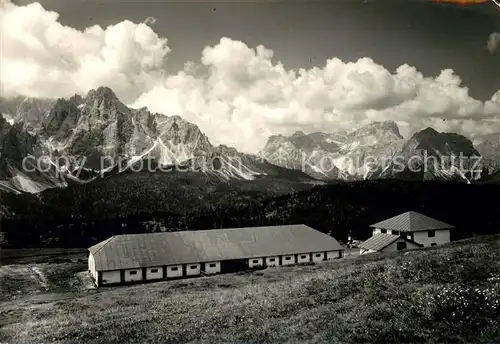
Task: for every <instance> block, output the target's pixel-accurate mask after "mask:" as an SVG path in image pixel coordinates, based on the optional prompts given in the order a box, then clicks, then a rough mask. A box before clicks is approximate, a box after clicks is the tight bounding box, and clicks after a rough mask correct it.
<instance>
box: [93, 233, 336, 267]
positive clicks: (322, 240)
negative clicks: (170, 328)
mask: <svg viewBox="0 0 500 344" xmlns="http://www.w3.org/2000/svg"><path fill="white" fill-rule="evenodd" d="M343 249H344V248H343V247H342V246H341V245H340V244H339V242H338V241H337V240H335V238H333V237H331V236H329V235H327V234H324V233H322V232H319V231H317V230H315V229H313V228H311V227H308V226H306V225H289V226H268V227H250V228H232V229H212V230H200V231H182V232H166V233H148V234H125V235H116V236H113V237H111V238H109V239H107V240H105V241H103V242H100V243H98V244H96V245H94V246H92V247H90V248H89V251H90V252H91V253H92V255H93V256H94V261H95V267H96V270H98V271H107V270H119V269H132V268H141V267H150V266H163V265H175V264H189V263H198V262H210V261H223V260H230V259H245V258H257V257H269V256H278V255H286V254H298V253H307V252H321V251H335V250H343Z"/></svg>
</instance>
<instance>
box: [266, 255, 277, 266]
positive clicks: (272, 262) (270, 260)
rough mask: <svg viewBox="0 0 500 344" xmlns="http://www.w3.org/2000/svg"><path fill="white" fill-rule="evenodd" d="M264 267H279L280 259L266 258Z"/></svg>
mask: <svg viewBox="0 0 500 344" xmlns="http://www.w3.org/2000/svg"><path fill="white" fill-rule="evenodd" d="M266 265H267V266H279V265H280V257H266Z"/></svg>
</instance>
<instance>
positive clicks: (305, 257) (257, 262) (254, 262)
mask: <svg viewBox="0 0 500 344" xmlns="http://www.w3.org/2000/svg"><path fill="white" fill-rule="evenodd" d="M314 256H315V257H317V258H319V257H323V254H322V253H316V254H315V255H314ZM307 258H308V257H307V255H306V254H303V255H301V256H300V259H307ZM284 259H285V260H287V261H290V260H292V257H285V258H284ZM269 261H270V262H275V261H276V258H269ZM252 263H253V264H259V260H258V259H254V260H252Z"/></svg>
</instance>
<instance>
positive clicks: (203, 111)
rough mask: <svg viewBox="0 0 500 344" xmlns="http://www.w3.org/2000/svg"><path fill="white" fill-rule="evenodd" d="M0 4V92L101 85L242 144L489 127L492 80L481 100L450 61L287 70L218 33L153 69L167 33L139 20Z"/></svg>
mask: <svg viewBox="0 0 500 344" xmlns="http://www.w3.org/2000/svg"><path fill="white" fill-rule="evenodd" d="M2 11H3V12H5V16H4V21H3V23H2V24H3V26H2V35H4V42H3V44H4V47H5V49H4V51H8V53H6V54H4V55H5V56H3V65H2V67H1V68H2V71H1V72H2V81H1V84H2V86H3V87H4V90H6V91H8V92H9V93H10V94H15V93H19V94H23V95H28V96H38V97H57V96H64V95H69V94H72V93H75V92H79V93H86V92H87V91H88V90H89V89H90V88H96V87H98V86H101V85H107V86H110V87H112V88H113V89H114V90H115V92H116V93H117V94H118V96H119V97H120V98H121V99H123V100H124V101H126V102H127V103H128V104H132V105H133V106H135V107H139V106H147V107H149V108H150V110H151V111H154V112H161V113H164V114H166V115H172V114H179V115H181V116H182V117H184V118H185V119H186V120H189V121H191V122H193V123H195V124H197V125H198V126H199V127H200V129H201V130H202V131H204V132H205V133H206V134H207V135H208V137H209V138H210V140H211V141H212V143H215V144H219V143H224V144H227V145H232V146H235V147H236V148H238V149H240V150H243V151H250V152H255V151H257V150H258V149H260V148H262V146H263V145H264V144H265V142H266V141H267V138H268V137H269V136H270V135H272V134H278V133H281V134H291V133H293V132H294V131H296V130H303V131H304V132H311V131H325V132H333V131H338V130H348V129H352V128H355V127H358V126H360V125H363V124H367V123H369V122H371V121H377V120H387V119H392V120H395V121H397V122H398V123H400V124H401V125H402V126H403V127H404V132H405V133H408V134H411V133H412V132H414V131H415V130H419V129H422V128H423V127H425V126H429V125H431V126H433V127H435V128H436V129H437V130H441V131H457V132H460V133H463V134H466V135H469V136H470V137H472V138H473V137H475V136H479V135H482V134H485V133H487V132H491V131H500V120H499V117H500V91H499V93H497V94H496V95H494V96H493V97H492V99H491V100H490V101H488V102H481V101H478V100H475V99H472V98H471V97H470V96H469V94H468V89H467V88H466V87H462V86H461V80H460V78H459V77H458V76H457V75H455V74H454V72H453V71H452V70H443V71H442V72H441V73H440V74H439V75H437V76H436V77H426V76H424V75H422V74H421V73H420V72H418V71H417V69H416V68H414V67H412V66H408V65H402V66H400V67H399V68H398V69H397V70H396V71H395V72H394V73H391V72H389V71H388V70H386V69H385V68H384V67H383V66H380V65H378V64H376V63H375V62H374V61H373V60H371V59H370V58H363V59H360V60H358V61H356V62H344V61H341V60H339V59H337V58H332V59H330V60H328V61H326V63H325V65H324V66H320V67H314V68H312V69H308V70H306V69H300V70H286V69H285V68H284V66H283V64H282V63H280V62H273V59H274V53H273V51H272V50H269V49H266V48H265V47H263V46H258V47H256V48H255V49H253V48H250V47H248V46H247V45H246V44H244V43H243V42H240V41H236V40H232V39H230V38H222V39H221V40H220V42H219V43H218V44H216V45H214V46H209V47H205V49H204V50H203V51H202V54H201V59H200V61H199V62H198V63H194V62H188V63H186V66H185V68H184V71H181V72H179V73H177V74H176V75H164V74H162V72H163V69H162V68H163V62H164V60H165V57H166V55H167V53H168V52H169V50H170V49H169V48H168V47H167V45H166V43H167V40H166V39H164V38H160V37H158V36H157V34H156V33H155V32H154V31H153V30H152V29H151V28H150V27H149V26H147V25H146V24H144V23H142V24H134V23H132V22H130V21H124V22H121V23H118V24H116V25H113V26H109V27H107V28H105V29H103V28H101V27H99V26H93V27H90V28H87V29H85V30H84V31H78V30H75V29H73V28H70V27H65V26H62V25H61V24H60V23H59V22H58V15H57V13H54V12H49V11H46V10H44V9H43V8H42V7H41V6H40V5H38V4H32V5H29V6H25V7H15V6H13V5H7V6H6V7H3V8H2ZM4 27H5V28H7V27H9V30H6V29H5V30H4ZM134 100H135V101H134Z"/></svg>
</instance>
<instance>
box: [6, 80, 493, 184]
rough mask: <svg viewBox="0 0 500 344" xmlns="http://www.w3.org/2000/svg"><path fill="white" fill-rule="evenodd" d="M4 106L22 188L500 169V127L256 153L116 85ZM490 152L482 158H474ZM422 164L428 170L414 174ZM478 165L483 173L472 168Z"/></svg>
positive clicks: (301, 140)
mask: <svg viewBox="0 0 500 344" xmlns="http://www.w3.org/2000/svg"><path fill="white" fill-rule="evenodd" d="M0 110H1V111H2V114H3V116H2V128H3V129H2V131H1V133H0V135H1V136H0V137H2V140H3V144H2V146H3V148H1V149H2V150H3V151H4V157H3V160H2V161H3V162H1V163H0V187H1V188H3V189H4V190H10V191H14V192H19V191H22V192H31V193H37V192H40V191H42V190H45V189H47V188H53V187H65V186H67V185H70V184H82V183H88V182H91V181H95V180H96V179H100V178H103V177H105V178H110V177H112V176H116V175H118V174H120V173H125V172H127V171H128V172H130V171H142V172H151V171H160V170H165V169H167V170H171V167H172V166H177V169H179V167H182V168H183V169H186V168H188V169H189V170H190V171H191V172H193V171H198V172H201V173H203V174H205V175H208V176H210V178H212V179H215V180H219V181H220V182H230V181H235V180H247V181H253V180H256V179H262V178H265V177H266V176H267V177H268V178H277V179H279V180H281V181H282V182H285V181H286V180H290V181H293V182H295V181H297V180H301V181H302V182H306V183H314V182H316V181H317V180H323V181H328V182H332V181H353V180H363V179H377V178H399V179H417V180H429V179H439V180H461V181H464V182H473V181H475V180H478V179H479V178H480V177H481V178H485V177H486V176H488V175H490V174H495V173H496V172H497V171H500V156H499V153H498V152H499V149H498V145H499V140H498V137H499V135H498V134H496V135H497V136H495V135H490V136H485V137H484V138H481V140H480V141H478V142H477V150H476V149H475V148H474V145H473V144H472V142H471V141H470V140H469V139H467V138H465V137H464V136H461V135H458V134H454V133H438V132H437V131H435V130H434V129H432V128H428V129H425V130H423V131H421V132H419V133H416V134H415V135H413V137H411V138H410V139H409V140H405V139H404V138H403V136H402V135H401V134H400V132H399V128H398V126H397V124H396V123H395V122H393V121H385V122H374V123H371V124H369V125H366V126H364V127H361V128H359V129H357V130H354V131H352V132H338V133H322V132H315V133H310V134H305V133H303V132H300V131H298V132H296V133H295V134H293V135H291V136H288V137H287V136H283V135H275V136H271V137H270V138H269V139H268V142H267V144H266V145H265V147H264V149H263V150H262V151H261V152H258V154H255V155H253V154H243V153H240V152H238V151H237V150H236V149H234V148H232V147H226V146H224V145H220V146H214V145H212V144H211V143H210V141H209V139H208V138H207V137H206V135H205V134H204V133H202V132H201V131H200V129H199V128H198V127H197V126H196V125H195V124H193V123H190V122H187V121H185V120H184V119H182V118H181V117H179V116H165V115H162V114H158V113H151V112H150V111H148V109H147V108H141V109H131V108H129V107H127V106H126V105H125V104H123V103H122V102H121V101H120V100H119V99H118V97H117V96H116V94H115V93H114V92H113V91H112V90H111V89H110V88H108V87H99V88H97V89H95V90H90V91H89V92H88V93H87V95H85V96H80V95H74V96H73V97H71V98H68V99H62V98H61V99H57V100H47V99H33V98H19V97H18V98H12V99H5V98H1V99H0ZM4 118H10V119H11V121H13V122H14V124H13V125H11V124H10V123H8V122H7V121H6V120H5V119H4ZM460 153H462V155H463V156H464V157H467V158H468V159H469V161H467V162H466V163H465V165H464V164H463V161H462V163H458V164H457V161H456V160H454V159H455V158H456V157H457V156H459V155H460ZM422 154H425V155H426V156H428V157H432V158H435V159H438V160H439V164H440V165H439V166H435V165H433V164H429V162H427V163H426V165H425V166H423V165H418V164H422V163H421V162H419V160H418V159H419V158H421V156H422ZM28 155H34V156H35V157H37V159H38V160H40V157H44V160H43V161H42V163H41V165H42V166H39V167H38V168H37V169H35V171H34V172H30V173H26V172H25V171H23V169H22V168H21V167H22V166H21V165H22V160H23V159H24V158H25V157H26V156H28ZM480 155H482V156H483V158H484V159H483V160H482V161H481V164H479V165H478V166H473V164H474V161H473V160H474V158H476V157H479V156H480ZM38 160H37V162H38ZM466 160H467V159H466ZM412 164H413V165H415V164H417V167H422V168H421V170H419V171H418V172H415V171H413V172H412V167H414V166H413V165H412ZM460 164H462V165H460ZM40 167H41V168H42V170H43V171H44V172H42V171H40ZM424 167H425V168H424ZM471 167H476V169H477V170H478V171H479V172H477V171H476V172H474V173H471V172H470V169H471ZM422 170H425V172H423V171H422ZM45 171H48V172H45ZM127 180H128V177H127ZM490 180H491V178H490Z"/></svg>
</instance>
